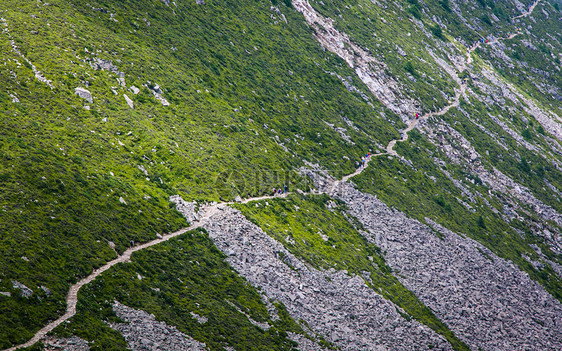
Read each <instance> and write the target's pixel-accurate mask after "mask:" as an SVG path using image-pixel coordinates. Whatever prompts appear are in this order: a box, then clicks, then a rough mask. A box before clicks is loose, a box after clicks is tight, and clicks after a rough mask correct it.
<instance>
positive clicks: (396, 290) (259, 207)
mask: <svg viewBox="0 0 562 351" xmlns="http://www.w3.org/2000/svg"><path fill="white" fill-rule="evenodd" d="M371 162H372V161H371ZM235 207H236V208H238V209H239V210H241V211H242V213H243V214H244V215H245V216H246V217H247V218H248V219H249V220H251V221H252V222H254V223H255V224H257V225H258V226H260V227H261V228H262V229H263V230H264V231H265V232H266V233H267V234H268V235H270V236H271V237H273V238H274V239H276V240H277V241H279V242H281V243H283V245H285V247H286V248H287V249H288V250H289V251H290V252H291V253H292V254H294V255H295V256H297V257H299V258H301V259H302V260H304V261H306V262H308V263H309V264H311V265H312V266H314V267H316V268H318V269H324V270H327V269H330V268H333V269H335V270H340V271H341V270H346V271H347V272H348V273H349V274H353V275H359V276H362V277H363V279H365V276H364V274H366V275H367V276H368V277H369V278H370V279H365V282H366V283H367V284H368V285H369V286H370V287H371V288H373V289H374V290H375V291H377V292H378V293H381V294H382V295H383V296H384V297H385V298H386V299H388V300H390V301H392V302H393V303H395V304H396V305H398V306H400V307H401V308H403V309H404V310H405V311H406V313H407V315H405V316H404V317H405V318H407V319H409V318H414V319H416V320H417V321H419V322H421V323H423V324H425V325H427V326H428V327H430V328H431V329H433V330H434V331H436V332H437V333H439V334H441V335H443V336H444V337H445V338H447V340H448V341H449V342H450V343H451V344H452V345H453V347H454V348H455V349H456V350H468V349H469V348H468V346H467V345H465V344H464V343H463V342H462V341H460V340H459V339H457V338H456V337H455V335H454V334H453V333H452V332H451V331H450V330H449V329H448V328H447V326H445V324H443V323H442V322H441V321H440V320H439V319H437V317H435V315H434V314H433V313H432V312H431V310H430V309H429V308H427V307H426V306H425V305H424V304H423V303H422V302H420V301H419V300H418V298H417V297H416V296H415V295H414V294H413V293H412V292H411V291H409V290H408V289H406V288H405V287H404V286H403V285H402V284H401V283H400V282H399V281H398V279H397V278H396V277H395V276H393V275H392V272H391V269H390V267H388V266H387V265H386V263H385V261H384V258H383V256H382V254H381V252H380V249H379V248H378V247H376V246H375V245H373V244H370V243H369V242H368V241H367V240H366V239H365V237H363V236H362V235H361V234H360V233H359V232H358V229H356V227H358V226H360V223H359V222H358V221H357V220H356V219H354V218H350V217H349V215H347V214H346V213H345V210H346V208H345V206H344V205H343V204H342V203H339V202H336V201H335V200H332V199H330V198H329V197H328V196H326V195H322V196H302V195H291V196H289V197H288V198H287V199H275V200H268V201H267V202H264V201H262V202H259V203H257V204H254V203H252V204H249V205H236V206H235Z"/></svg>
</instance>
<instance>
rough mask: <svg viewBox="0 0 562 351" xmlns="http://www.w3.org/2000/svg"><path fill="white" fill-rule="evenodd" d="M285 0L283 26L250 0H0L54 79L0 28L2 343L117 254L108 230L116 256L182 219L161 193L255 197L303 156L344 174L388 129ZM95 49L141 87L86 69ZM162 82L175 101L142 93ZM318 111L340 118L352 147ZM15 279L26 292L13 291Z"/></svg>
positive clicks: (59, 308)
mask: <svg viewBox="0 0 562 351" xmlns="http://www.w3.org/2000/svg"><path fill="white" fill-rule="evenodd" d="M90 5H91V6H92V7H94V8H103V9H104V11H97V10H95V9H92V7H90ZM280 6H281V7H282V9H283V12H284V13H285V15H286V17H287V19H288V21H289V22H290V23H291V26H290V27H289V26H286V25H285V24H284V22H282V21H281V22H282V23H281V22H276V21H274V20H272V19H271V14H272V11H271V10H270V4H269V3H268V4H262V5H256V4H255V3H253V2H249V1H242V2H240V1H238V2H228V3H224V4H223V3H221V4H219V3H213V2H208V4H206V5H205V6H200V5H197V4H195V2H193V1H189V2H182V3H179V4H178V7H177V8H176V7H174V8H170V7H168V6H166V5H165V4H164V3H163V2H159V1H158V2H157V1H146V0H145V1H103V2H100V1H94V2H89V3H88V5H87V4H86V3H84V2H79V1H51V2H50V5H49V6H45V5H43V4H42V3H37V2H33V1H26V2H19V1H13V0H10V1H8V3H6V7H7V8H9V9H10V10H9V11H8V12H6V13H3V14H2V16H3V17H4V18H5V19H6V23H7V24H8V29H9V31H10V35H11V36H12V37H13V39H14V40H15V42H16V44H17V45H18V47H19V48H20V51H21V52H22V53H23V54H25V55H26V57H27V58H28V59H29V60H30V61H31V62H33V63H34V64H35V65H36V66H37V67H38V69H40V70H41V71H42V72H43V74H44V75H45V77H47V78H48V79H51V80H52V81H53V83H52V84H53V86H54V87H55V88H54V90H51V89H50V88H49V87H47V86H46V85H45V84H44V83H41V82H39V81H38V80H37V79H35V77H34V74H33V72H32V71H31V69H30V68H29V67H27V66H25V65H21V66H18V65H17V64H16V60H17V61H18V62H21V61H24V60H23V59H22V58H21V57H20V56H19V55H18V54H16V53H15V52H14V51H13V50H12V48H11V44H10V42H9V37H8V36H7V35H6V34H5V33H1V35H0V51H1V52H2V53H3V55H2V59H1V60H2V62H1V63H2V64H4V63H5V64H6V66H5V68H3V69H1V70H0V81H1V82H2V86H3V89H6V90H3V93H2V94H3V95H2V99H1V106H0V111H2V118H1V119H0V139H1V140H2V142H1V143H0V179H2V182H1V183H0V206H1V210H0V232H1V233H2V236H1V238H0V248H1V250H2V258H1V259H0V279H1V280H2V281H1V282H0V291H9V292H12V294H13V296H14V297H13V298H6V297H4V296H0V311H1V313H0V325H10V326H11V327H10V328H1V329H0V348H4V347H6V346H9V345H12V344H15V343H19V342H22V341H25V340H27V339H28V338H29V337H30V336H31V335H32V334H33V332H34V331H36V330H37V329H38V328H39V327H40V326H42V325H44V324H45V323H46V322H47V321H49V320H51V319H54V318H55V317H56V316H58V315H60V314H62V312H63V311H64V307H65V303H64V297H65V294H66V291H67V289H68V288H69V286H70V285H71V284H73V283H74V282H76V281H77V280H78V279H79V278H81V277H84V276H86V275H87V274H89V273H90V272H91V271H92V270H93V269H95V268H96V267H99V266H101V265H102V264H103V263H105V262H107V261H108V260H110V259H112V258H114V257H115V256H116V254H115V252H114V251H113V250H112V249H111V247H110V246H109V243H110V242H112V243H114V244H115V249H116V251H117V252H122V251H123V250H124V249H125V248H126V247H127V246H128V245H129V242H130V241H131V240H133V241H135V242H144V241H147V240H150V239H154V238H155V237H156V233H163V232H171V231H175V230H177V229H179V228H181V227H185V226H186V225H187V223H186V222H185V220H184V219H183V217H182V216H180V215H179V214H178V213H177V212H176V211H175V210H174V209H173V208H172V207H171V206H170V203H169V202H168V197H169V196H170V195H173V194H181V195H182V196H183V198H185V199H186V200H199V201H201V200H206V201H211V200H220V199H233V198H234V197H235V196H237V195H240V196H243V197H247V196H255V195H261V194H264V193H266V192H269V191H270V189H271V188H272V187H279V186H281V185H282V184H284V183H285V182H287V179H289V180H290V185H291V187H292V188H297V187H299V186H301V185H302V184H301V183H300V181H301V179H300V177H298V176H297V175H296V174H295V172H293V171H292V170H293V169H295V168H298V167H300V166H301V165H302V162H303V161H302V160H303V159H305V160H309V161H311V162H318V163H320V164H323V165H324V166H325V167H327V168H331V169H332V168H334V167H336V168H337V169H338V170H342V171H345V172H349V171H352V170H353V169H354V166H355V164H354V161H351V160H350V159H351V158H358V156H359V155H360V154H362V153H363V151H364V150H365V149H368V148H369V147H370V146H371V145H373V144H374V143H381V144H385V143H387V142H388V141H389V140H391V139H392V138H395V137H397V136H398V133H397V131H396V130H395V128H394V127H393V126H392V124H391V123H389V122H388V121H387V120H384V119H382V118H381V117H380V115H379V112H380V111H384V112H385V117H386V118H387V119H388V120H389V121H393V122H394V123H398V124H399V122H398V118H397V117H396V116H395V115H394V114H393V113H391V112H390V111H388V110H386V109H384V108H382V107H381V106H380V105H379V104H378V103H377V102H376V101H372V102H371V105H369V104H368V103H367V101H365V100H364V99H363V98H362V97H361V96H360V94H359V93H352V92H349V91H348V90H347V89H346V88H345V86H344V85H343V84H342V83H341V81H340V80H339V79H338V78H337V77H335V76H332V75H330V74H327V73H325V72H335V73H337V74H339V75H340V76H342V77H347V76H354V73H353V71H352V70H351V69H349V68H347V66H345V65H342V61H341V60H340V59H338V58H336V57H335V56H334V55H332V54H330V53H326V52H323V51H322V49H321V48H320V46H319V44H318V43H317V42H316V40H315V39H314V37H313V36H312V35H311V32H310V28H308V27H307V26H306V25H305V24H304V23H303V21H302V17H301V15H300V14H298V13H297V12H295V11H293V10H291V9H288V8H286V7H284V5H283V4H280ZM172 10H174V11H175V14H174V11H172ZM111 14H113V15H111ZM112 18H114V19H115V20H117V22H116V21H114V20H113V19H112ZM219 18H220V19H221V20H220V21H217V19H219ZM148 22H150V25H149V23H148ZM47 23H48V24H49V25H48V26H47ZM34 30H37V31H40V33H41V34H40V35H36V34H33V33H31V31H34ZM211 42H212V45H210V43H211ZM94 58H99V59H104V60H108V61H110V62H111V63H112V64H114V65H115V66H116V67H117V69H118V70H119V71H121V72H123V73H124V74H125V81H126V84H127V87H130V86H132V85H134V86H136V87H139V88H140V93H139V94H138V95H135V94H134V93H133V92H132V91H131V90H129V89H125V88H124V87H120V85H119V83H118V81H117V78H118V75H117V74H115V73H111V72H109V71H103V70H94V68H93V67H92V66H91V64H90V62H93V61H92V60H94ZM11 72H17V75H16V76H14V75H13V74H12V73H11ZM352 83H353V84H354V85H356V86H358V87H359V88H361V89H363V90H365V91H366V89H365V87H364V86H362V85H361V83H360V82H358V80H357V79H353V80H352ZM156 84H158V85H159V86H160V88H161V89H162V92H163V96H164V97H165V98H166V99H168V100H169V102H170V106H168V107H166V106H162V105H161V104H160V103H159V102H158V101H157V100H156V99H155V98H154V96H153V94H152V92H150V90H149V87H152V88H154V86H155V85H156ZM143 85H146V87H144V86H143ZM76 87H86V88H87V89H88V90H89V91H90V92H91V93H92V95H93V97H94V99H93V103H91V104H90V103H88V102H86V101H85V100H83V99H80V98H79V97H78V96H76V95H75V93H74V88H76ZM112 89H114V90H116V91H118V94H117V95H115V94H114V93H113V92H112ZM8 92H9V93H8ZM9 94H15V96H18V97H19V101H20V102H19V103H12V99H11V97H10V95H9ZM123 94H127V95H128V96H129V97H131V98H132V99H133V100H134V104H135V108H134V110H131V109H130V108H129V107H128V106H127V104H126V102H125V100H124V98H123ZM84 106H88V107H89V110H88V109H85V108H84ZM297 116H298V118H296V117H297ZM324 121H325V122H329V123H332V124H334V125H335V126H339V127H345V126H346V127H347V128H348V129H349V130H348V131H347V134H348V135H350V137H352V138H353V140H354V142H355V145H350V144H348V143H347V142H346V141H345V140H343V139H342V138H341V137H340V136H339V134H338V133H337V132H336V131H334V130H333V129H332V128H331V127H329V126H328V125H327V124H326V123H324ZM346 121H350V123H353V125H354V127H355V128H350V127H349V126H348V125H347V122H346ZM399 125H400V124H399ZM371 131H376V137H375V136H374V134H373V133H371ZM283 147H286V148H287V151H284V149H283ZM353 155H356V156H355V157H353ZM344 156H346V157H348V159H346V158H344ZM349 156H351V158H349ZM302 187H303V188H306V184H304V185H302ZM22 257H26V258H27V259H29V261H25V260H23V259H22ZM12 280H17V281H19V282H21V283H23V284H25V285H26V286H28V287H30V288H31V289H32V290H33V291H34V292H35V293H34V295H33V296H32V297H31V298H30V299H26V298H22V297H20V296H19V292H18V291H17V290H14V289H13V288H12V286H11V281H12ZM41 286H45V287H47V288H48V289H50V290H51V291H52V292H53V294H52V295H51V296H49V297H47V296H44V294H43V293H42V291H43V290H42V289H41V288H40V287H41Z"/></svg>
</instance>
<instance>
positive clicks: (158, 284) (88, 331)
mask: <svg viewBox="0 0 562 351" xmlns="http://www.w3.org/2000/svg"><path fill="white" fill-rule="evenodd" d="M225 258H226V256H225V255H224V254H223V253H221V252H220V251H219V250H218V249H217V248H216V247H215V245H214V244H213V242H212V240H211V239H210V238H209V237H208V235H207V234H206V232H204V231H202V230H196V231H191V232H188V233H186V234H184V235H182V236H181V237H179V238H176V239H172V240H170V241H168V242H166V243H163V244H161V245H158V246H156V247H152V248H150V249H147V250H144V251H140V252H137V253H135V254H134V255H133V257H132V260H131V262H130V263H126V264H119V265H117V266H115V267H114V268H112V269H110V270H109V271H108V272H107V273H104V275H103V277H99V278H98V279H96V280H95V281H94V282H92V283H91V284H90V285H88V286H86V287H84V289H83V290H82V291H80V294H79V304H78V314H77V315H76V317H74V318H73V319H72V323H70V324H63V326H61V327H59V328H58V329H57V331H56V332H57V333H58V334H59V335H61V336H66V335H68V336H70V335H78V336H80V337H82V338H84V339H86V340H89V341H90V342H93V343H91V349H92V350H125V349H127V344H126V342H125V340H124V339H123V337H122V336H121V334H119V332H117V331H115V330H113V329H111V328H110V327H109V326H108V325H107V324H106V323H104V321H107V322H110V323H117V322H120V320H119V319H118V318H117V317H116V316H115V313H114V312H113V308H112V303H113V302H114V301H118V302H120V303H122V304H124V305H126V306H129V307H132V308H136V309H142V310H144V311H147V312H149V313H152V314H154V315H155V316H156V319H157V320H161V321H164V322H166V323H167V324H169V325H174V326H176V327H177V328H178V329H179V330H180V331H181V332H183V333H185V334H187V335H189V336H191V337H193V338H194V339H196V340H199V341H201V342H204V343H205V344H207V346H208V347H209V348H210V349H211V350H224V347H225V346H227V345H229V346H231V347H234V348H235V349H237V350H293V349H294V347H295V346H297V345H296V343H295V342H293V341H291V340H290V339H288V338H287V332H293V333H299V334H303V335H306V336H307V337H308V338H312V337H311V336H308V335H307V334H306V333H305V332H304V331H303V329H302V328H301V326H300V325H299V324H298V323H296V322H295V321H294V320H293V319H292V318H291V317H290V316H289V314H288V313H287V311H286V309H285V307H284V306H283V305H282V304H280V303H277V302H276V303H275V304H274V305H275V310H276V313H277V315H278V317H279V319H277V320H275V321H274V320H272V319H271V316H270V315H269V312H268V308H267V306H266V305H265V303H264V302H263V301H262V297H261V295H260V293H259V292H258V291H257V290H256V289H255V288H253V287H251V286H250V285H249V284H248V283H247V282H246V281H245V280H243V279H242V278H241V277H240V276H239V275H238V274H237V273H236V272H235V271H234V270H233V269H232V268H231V267H229V266H228V264H227V263H226V262H225ZM239 310H240V311H242V312H239ZM192 312H193V313H196V314H198V315H199V316H204V317H206V318H207V319H208V320H207V322H205V323H199V322H198V321H197V319H195V318H194V317H193V316H192V315H191V313H192ZM246 315H247V316H249V318H251V319H252V320H253V321H256V322H261V323H266V324H269V326H270V328H269V329H267V330H263V329H261V328H259V327H257V326H255V325H253V324H252V321H251V320H250V319H249V318H248V317H247V316H246ZM121 322H122V321H121Z"/></svg>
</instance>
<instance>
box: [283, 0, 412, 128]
mask: <svg viewBox="0 0 562 351" xmlns="http://www.w3.org/2000/svg"><path fill="white" fill-rule="evenodd" d="M293 6H294V7H295V9H297V10H298V11H299V12H301V13H302V14H303V15H304V18H305V19H306V22H307V23H308V24H309V25H310V26H311V27H312V28H313V29H314V31H315V32H316V34H315V37H316V39H317V40H318V42H320V44H321V45H322V46H323V47H324V48H326V49H327V50H329V51H331V52H333V53H334V54H336V55H338V56H339V57H341V58H342V59H343V60H344V61H345V62H346V63H347V64H348V65H349V67H351V68H352V69H353V70H354V71H355V73H356V74H357V76H358V77H359V79H361V81H363V83H365V85H367V87H368V88H369V90H370V91H371V93H372V94H373V95H374V96H375V97H376V98H377V99H378V100H379V101H381V102H382V103H383V104H384V105H385V106H386V107H388V108H389V109H390V110H392V111H393V112H395V113H396V114H398V115H401V116H403V118H407V117H406V116H410V115H412V114H413V113H414V112H415V111H416V106H418V105H419V103H417V102H415V101H413V100H410V99H406V98H405V97H403V96H402V95H403V94H402V93H401V91H400V86H399V84H398V82H396V81H395V80H394V79H392V77H390V76H389V75H387V74H386V73H385V68H386V65H385V64H384V63H383V62H381V61H379V60H377V59H376V58H374V57H373V56H371V55H370V54H369V53H368V52H367V51H366V50H365V49H363V48H361V47H360V46H359V45H357V44H356V43H354V42H352V41H351V40H350V39H349V36H348V35H346V34H345V33H342V32H340V31H338V30H337V29H336V27H335V25H334V21H333V20H332V19H331V18H326V17H323V16H322V15H321V14H319V13H318V12H317V11H316V10H315V9H314V8H313V7H312V6H311V5H310V3H309V2H308V1H307V0H293Z"/></svg>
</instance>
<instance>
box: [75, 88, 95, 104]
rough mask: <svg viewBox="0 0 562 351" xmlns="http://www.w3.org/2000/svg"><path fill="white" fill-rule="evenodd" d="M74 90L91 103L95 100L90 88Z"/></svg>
mask: <svg viewBox="0 0 562 351" xmlns="http://www.w3.org/2000/svg"><path fill="white" fill-rule="evenodd" d="M74 92H75V93H76V95H78V96H79V97H81V98H82V99H85V100H86V101H88V102H89V103H90V104H91V103H93V102H94V100H93V98H92V93H90V91H89V90H87V89H84V88H75V89H74Z"/></svg>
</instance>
